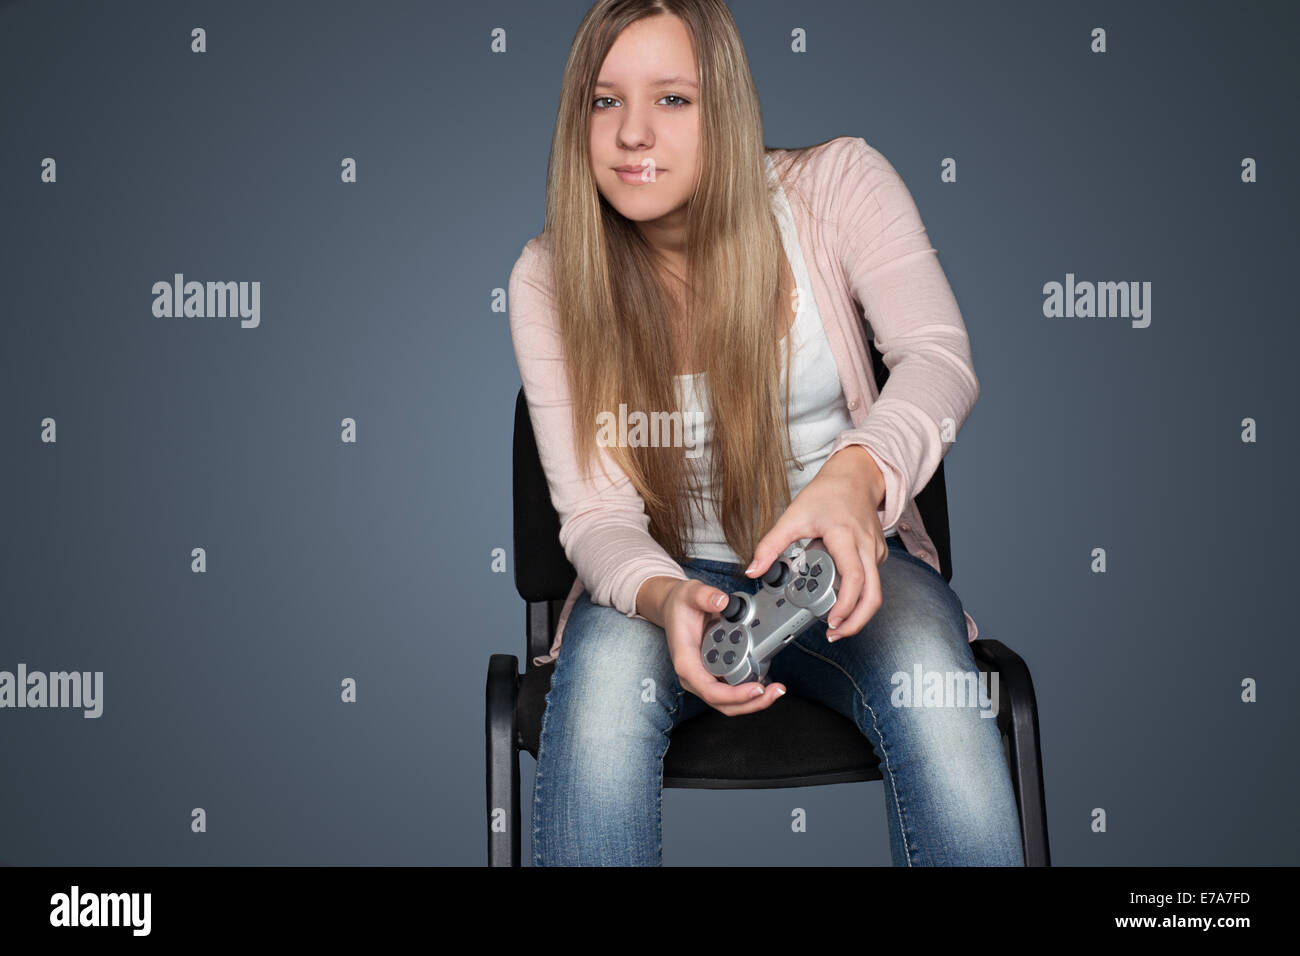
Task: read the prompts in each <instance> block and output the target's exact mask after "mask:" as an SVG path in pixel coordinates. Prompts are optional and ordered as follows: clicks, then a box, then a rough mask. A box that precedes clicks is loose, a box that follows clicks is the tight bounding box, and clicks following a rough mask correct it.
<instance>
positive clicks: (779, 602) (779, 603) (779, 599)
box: [776, 598, 785, 607]
mask: <svg viewBox="0 0 1300 956" xmlns="http://www.w3.org/2000/svg"><path fill="white" fill-rule="evenodd" d="M784 603H785V598H777V599H776V606H777V607H780V606H781V605H782V604H784Z"/></svg>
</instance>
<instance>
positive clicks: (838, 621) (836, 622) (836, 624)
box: [826, 617, 840, 630]
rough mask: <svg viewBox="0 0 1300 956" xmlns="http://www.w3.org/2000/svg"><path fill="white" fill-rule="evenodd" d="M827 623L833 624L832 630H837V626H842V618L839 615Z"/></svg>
mask: <svg viewBox="0 0 1300 956" xmlns="http://www.w3.org/2000/svg"><path fill="white" fill-rule="evenodd" d="M826 623H827V624H829V625H830V626H831V630H835V628H837V627H839V626H840V619H839V618H838V617H833V618H831V619H830V620H829V621H827V622H826Z"/></svg>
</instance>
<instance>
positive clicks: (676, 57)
mask: <svg viewBox="0 0 1300 956" xmlns="http://www.w3.org/2000/svg"><path fill="white" fill-rule="evenodd" d="M697 81H698V77H697V76H696V75H695V58H694V56H693V54H692V52H691V40H690V35H689V34H688V33H687V32H686V27H685V26H684V25H683V23H682V21H681V20H679V19H678V18H677V17H675V16H673V15H671V14H662V15H658V16H653V17H646V18H645V19H642V20H637V21H636V22H635V23H633V24H631V25H630V26H628V27H627V28H626V29H624V30H623V32H622V33H621V34H619V36H618V39H616V40H615V41H614V45H613V46H612V47H610V50H609V53H608V55H607V56H606V57H605V62H604V63H603V64H601V68H600V73H599V75H598V76H597V78H596V90H595V93H594V94H593V97H592V101H593V102H592V107H591V109H592V115H591V146H590V148H591V171H592V175H593V176H594V177H595V179H596V188H597V189H599V190H600V194H601V195H602V196H604V197H605V199H606V201H607V202H609V204H610V205H611V206H613V207H614V208H615V209H617V210H618V211H619V212H620V213H622V214H623V215H624V216H626V217H627V218H628V219H631V220H633V221H636V222H648V221H651V220H655V219H659V218H661V217H664V216H667V215H668V214H670V213H673V212H676V211H678V210H680V209H683V208H685V206H686V204H687V202H688V201H689V200H690V196H691V192H692V191H693V190H694V188H695V181H696V169H695V157H696V146H697V144H698V142H699V117H700V113H699V105H698V98H699V89H698V86H697V85H696V83H697ZM620 166H631V167H635V169H634V171H633V172H632V173H627V174H620V173H619V171H618V167H620Z"/></svg>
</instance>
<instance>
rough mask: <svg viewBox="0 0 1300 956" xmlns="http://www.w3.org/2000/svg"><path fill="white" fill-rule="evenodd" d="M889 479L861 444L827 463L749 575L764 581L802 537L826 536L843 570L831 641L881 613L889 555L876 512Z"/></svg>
mask: <svg viewBox="0 0 1300 956" xmlns="http://www.w3.org/2000/svg"><path fill="white" fill-rule="evenodd" d="M884 489H885V479H884V476H882V475H881V473H880V468H879V467H878V466H877V465H876V462H875V459H874V458H872V457H871V453H870V452H868V451H867V450H866V449H865V448H863V447H862V446H861V445H846V446H845V447H844V448H841V449H840V450H839V451H837V452H836V453H835V454H833V455H831V457H830V458H828V459H826V461H825V463H824V464H823V465H822V467H821V469H820V470H819V471H818V472H817V474H816V476H814V477H813V480H812V481H810V482H808V484H807V485H805V486H804V488H803V490H802V491H800V492H799V494H797V495H795V497H794V500H793V501H791V502H790V507H788V508H786V509H785V512H784V513H783V514H782V515H781V517H780V518H779V519H777V522H776V524H774V525H773V526H772V530H771V531H769V532H768V533H767V534H766V535H764V536H763V538H762V539H761V540H760V541H759V542H758V546H757V547H756V548H755V549H754V563H753V564H751V565H750V566H749V568H748V569H747V570H746V571H745V575H746V576H747V577H750V578H757V577H761V576H762V575H763V574H764V573H766V571H767V569H768V567H769V566H770V565H771V563H772V562H773V561H775V560H776V559H777V558H778V557H779V556H780V555H781V553H782V552H783V551H785V549H786V548H788V547H789V546H790V545H791V544H792V543H794V542H795V541H798V540H800V539H801V538H821V539H822V542H823V544H825V546H826V550H827V552H828V553H829V554H830V556H831V560H833V561H834V562H835V569H836V571H837V572H839V576H840V581H839V592H840V593H839V599H838V600H837V601H836V602H835V604H834V605H833V606H832V607H831V610H830V614H828V615H827V618H826V624H827V631H826V637H827V638H828V639H829V640H832V641H834V640H838V639H839V638H841V637H846V636H848V635H851V634H856V633H857V632H858V631H859V630H861V629H862V627H863V625H865V624H866V623H867V621H869V620H871V618H872V616H873V615H874V614H875V613H876V611H878V610H879V609H880V604H881V592H880V572H879V570H878V569H879V566H880V564H881V563H882V562H883V561H885V560H886V559H887V558H888V557H889V546H888V545H887V544H886V543H885V535H884V529H882V528H881V527H880V517H879V515H878V514H877V510H878V509H879V507H880V503H881V501H882V499H883V498H884Z"/></svg>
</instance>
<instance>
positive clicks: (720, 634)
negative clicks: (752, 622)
mask: <svg viewBox="0 0 1300 956" xmlns="http://www.w3.org/2000/svg"><path fill="white" fill-rule="evenodd" d="M726 636H727V632H726V631H724V630H723V629H722V628H718V629H717V630H716V631H714V632H713V639H714V640H715V641H717V642H719V643H721V642H722V639H723V638H724V637H726Z"/></svg>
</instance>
